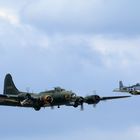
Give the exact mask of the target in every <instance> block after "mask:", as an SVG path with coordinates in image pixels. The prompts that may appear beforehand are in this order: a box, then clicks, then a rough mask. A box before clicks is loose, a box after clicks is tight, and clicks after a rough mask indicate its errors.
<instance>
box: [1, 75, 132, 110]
mask: <svg viewBox="0 0 140 140" xmlns="http://www.w3.org/2000/svg"><path fill="white" fill-rule="evenodd" d="M3 92H4V93H3V94H0V105H4V106H18V107H31V108H34V109H35V110H36V111H38V110H40V109H41V107H51V108H53V107H54V106H57V107H58V108H59V107H60V106H61V105H66V106H73V107H78V106H81V110H83V104H84V103H87V104H93V105H96V104H97V103H99V102H100V101H103V100H111V99H118V98H126V97H130V96H113V97H100V96H98V95H90V96H86V97H82V96H77V95H76V94H75V93H73V92H72V91H67V90H65V89H62V88H60V87H56V88H54V89H53V90H48V91H44V92H40V93H38V94H35V93H28V92H22V91H19V90H18V89H17V88H16V86H15V84H14V82H13V80H12V76H11V75H10V74H7V75H6V77H5V80H4V91H3Z"/></svg>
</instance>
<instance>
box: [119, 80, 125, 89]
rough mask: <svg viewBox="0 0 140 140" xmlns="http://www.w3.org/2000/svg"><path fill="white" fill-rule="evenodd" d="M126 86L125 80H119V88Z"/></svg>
mask: <svg viewBox="0 0 140 140" xmlns="http://www.w3.org/2000/svg"><path fill="white" fill-rule="evenodd" d="M123 87H124V86H123V82H122V81H119V89H122V88H123Z"/></svg>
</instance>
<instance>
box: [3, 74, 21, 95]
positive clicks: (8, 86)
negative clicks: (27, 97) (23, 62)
mask: <svg viewBox="0 0 140 140" xmlns="http://www.w3.org/2000/svg"><path fill="white" fill-rule="evenodd" d="M3 93H4V94H9V95H17V94H19V91H18V89H17V88H16V86H15V84H14V82H13V79H12V76H11V75H10V74H7V75H6V76H5V80H4V91H3Z"/></svg>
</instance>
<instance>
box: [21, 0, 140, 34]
mask: <svg viewBox="0 0 140 140" xmlns="http://www.w3.org/2000/svg"><path fill="white" fill-rule="evenodd" d="M138 5H139V2H138V1H133V2H132V1H131V0H129V1H127V0H124V1H120V0H119V1H111V0H107V1H106V2H105V1H104V0H88V1H86V0H81V1H80V0H76V1H75V0H71V1H68V2H66V1H65V0H53V1H52V0H47V1H46V0H41V1H39V2H38V1H36V2H34V3H29V4H28V5H27V6H26V7H25V9H24V10H23V13H22V17H23V18H22V19H23V21H24V22H25V23H28V24H32V25H34V26H35V27H37V28H39V29H42V30H45V31H46V32H49V33H57V32H63V33H93V34H97V33H99V34H101V33H103V34H104V33H105V34H106V33H107V34H108V33H111V34H114V33H115V34H127V35H137V34H139V32H140V31H139V24H140V18H139V14H138V13H139V7H138ZM133 7H135V8H133Z"/></svg>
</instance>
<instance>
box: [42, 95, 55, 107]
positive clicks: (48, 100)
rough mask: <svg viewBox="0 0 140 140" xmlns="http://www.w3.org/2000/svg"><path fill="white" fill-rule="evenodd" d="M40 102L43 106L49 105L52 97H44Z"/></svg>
mask: <svg viewBox="0 0 140 140" xmlns="http://www.w3.org/2000/svg"><path fill="white" fill-rule="evenodd" d="M41 102H42V104H43V105H46V104H51V103H52V102H53V97H52V96H50V95H45V96H43V97H41Z"/></svg>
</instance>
